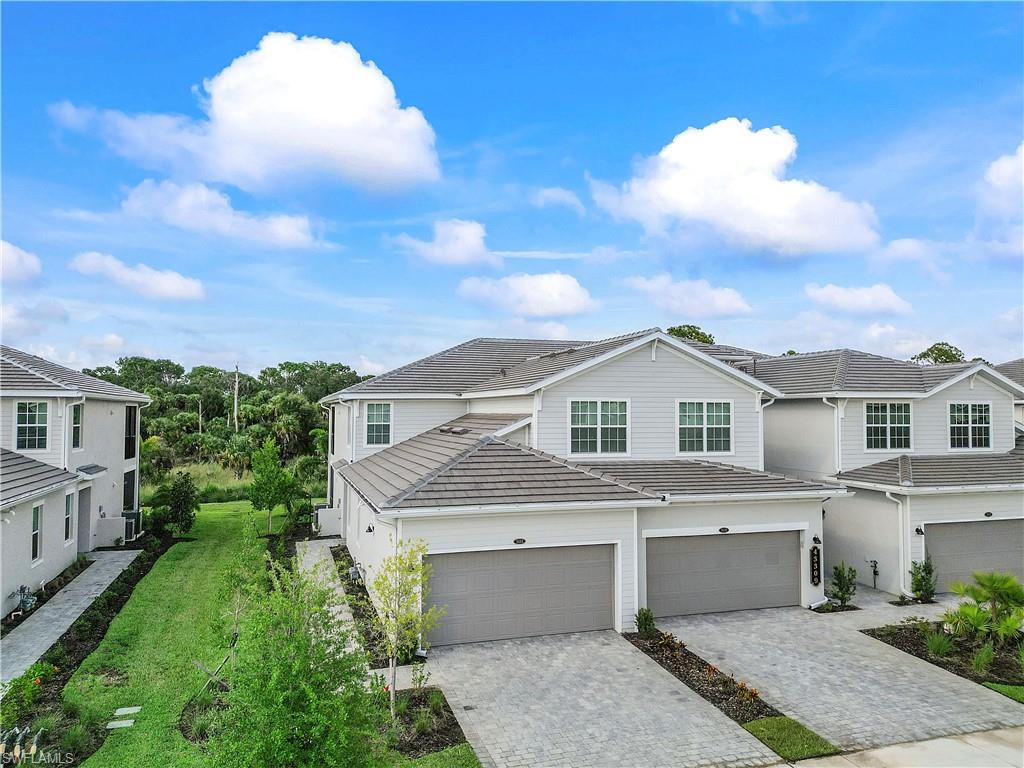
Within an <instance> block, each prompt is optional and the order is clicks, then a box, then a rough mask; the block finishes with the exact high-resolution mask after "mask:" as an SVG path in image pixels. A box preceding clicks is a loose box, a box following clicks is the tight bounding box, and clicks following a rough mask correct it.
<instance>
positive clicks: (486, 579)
mask: <svg viewBox="0 0 1024 768" xmlns="http://www.w3.org/2000/svg"><path fill="white" fill-rule="evenodd" d="M429 562H430V565H431V566H432V568H433V572H432V574H431V579H430V596H429V599H428V601H427V602H428V605H443V606H446V607H447V615H446V616H445V618H444V619H443V620H442V622H441V626H440V627H438V629H437V630H435V631H434V632H433V633H431V636H430V638H429V639H430V643H431V645H448V644H452V643H470V642H476V641H480V640H503V639H507V638H512V637H531V636H534V635H552V634H558V633H562V632H583V631H587V630H594V629H611V628H612V626H613V625H614V621H613V612H614V606H615V572H614V563H615V553H614V550H613V548H612V545H611V544H599V545H590V546H580V547H546V548H538V549H503V550H495V551H488V552H459V553H453V554H447V555H431V556H430V557H429Z"/></svg>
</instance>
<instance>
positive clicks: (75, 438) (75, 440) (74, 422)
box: [71, 403, 83, 448]
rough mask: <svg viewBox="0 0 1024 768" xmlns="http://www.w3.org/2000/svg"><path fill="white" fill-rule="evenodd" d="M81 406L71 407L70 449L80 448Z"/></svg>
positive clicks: (78, 404) (77, 404)
mask: <svg viewBox="0 0 1024 768" xmlns="http://www.w3.org/2000/svg"><path fill="white" fill-rule="evenodd" d="M82 407H83V406H82V404H81V403H76V404H75V405H73V406H71V447H72V448H81V447H82Z"/></svg>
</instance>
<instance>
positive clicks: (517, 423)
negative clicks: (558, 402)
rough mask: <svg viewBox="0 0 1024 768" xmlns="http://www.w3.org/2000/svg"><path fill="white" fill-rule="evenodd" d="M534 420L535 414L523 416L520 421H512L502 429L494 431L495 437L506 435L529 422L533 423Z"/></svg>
mask: <svg viewBox="0 0 1024 768" xmlns="http://www.w3.org/2000/svg"><path fill="white" fill-rule="evenodd" d="M532 422H533V416H525V417H523V418H521V419H520V420H519V421H515V422H512V423H511V424H509V425H508V426H507V427H502V428H501V429H499V430H497V431H495V432H493V433H492V434H493V435H494V436H495V437H504V436H505V435H510V434H512V433H513V432H515V431H516V430H517V429H522V428H523V427H525V426H526V425H527V424H531V423H532Z"/></svg>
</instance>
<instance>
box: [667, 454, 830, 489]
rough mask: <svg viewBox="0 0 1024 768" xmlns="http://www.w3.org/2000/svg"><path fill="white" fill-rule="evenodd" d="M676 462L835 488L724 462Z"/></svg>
mask: <svg viewBox="0 0 1024 768" xmlns="http://www.w3.org/2000/svg"><path fill="white" fill-rule="evenodd" d="M667 461H672V459H667ZM676 461H692V462H693V463H695V464H705V465H708V466H712V467H721V468H723V469H730V470H732V471H733V472H735V473H736V474H745V475H759V476H765V477H774V478H781V479H783V480H797V481H799V482H802V483H807V484H808V485H813V486H816V487H818V488H821V487H826V488H829V487H834V486H830V485H829V484H828V483H817V482H811V481H810V480H804V479H803V478H801V477H790V476H788V475H783V474H781V473H779V472H768V471H767V470H764V469H754V468H752V467H742V466H740V465H739V464H726V463H725V462H724V461H711V460H709V459H697V458H694V459H683V458H679V459H676Z"/></svg>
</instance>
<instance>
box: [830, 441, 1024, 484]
mask: <svg viewBox="0 0 1024 768" xmlns="http://www.w3.org/2000/svg"><path fill="white" fill-rule="evenodd" d="M838 478H839V480H840V481H844V482H851V483H856V482H858V481H859V482H864V483H873V484H877V485H888V486H893V487H898V488H942V487H944V486H950V487H957V486H971V485H1016V484H1022V483H1024V436H1022V437H1018V438H1017V442H1016V445H1015V447H1014V449H1013V450H1012V451H1010V452H1008V453H995V454H993V453H986V454H957V455H956V456H950V455H942V456H907V455H902V456H897V457H894V458H892V459H886V460H885V461H880V462H878V463H876V464H869V465H868V466H866V467H860V468H858V469H852V470H850V471H849V472H843V473H841V474H840V475H839V476H838Z"/></svg>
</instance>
